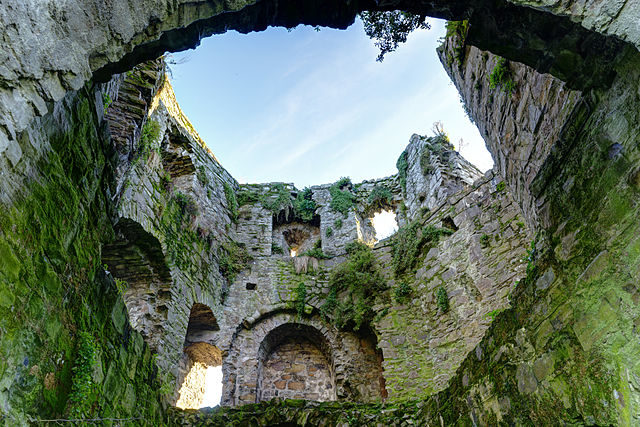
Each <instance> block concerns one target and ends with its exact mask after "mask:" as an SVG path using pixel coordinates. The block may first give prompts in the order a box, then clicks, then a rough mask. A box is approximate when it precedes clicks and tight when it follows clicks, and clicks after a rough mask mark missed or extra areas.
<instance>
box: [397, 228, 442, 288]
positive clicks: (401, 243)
mask: <svg viewBox="0 0 640 427" xmlns="http://www.w3.org/2000/svg"><path fill="white" fill-rule="evenodd" d="M452 233H453V231H452V230H450V229H448V228H439V227H435V226H433V225H425V226H423V225H421V224H420V222H419V221H417V220H416V221H412V222H411V223H409V224H407V225H405V226H403V227H400V229H399V230H398V232H397V233H396V234H395V236H394V237H393V240H392V245H393V246H392V261H391V262H392V266H393V271H394V273H395V275H396V277H400V276H401V275H402V274H405V273H411V272H413V270H414V269H415V266H416V264H417V262H418V260H419V259H420V258H421V257H422V256H423V255H424V254H425V253H426V251H427V250H428V249H430V248H431V247H433V246H435V245H436V244H437V243H438V241H439V240H440V237H442V236H448V235H450V234H452Z"/></svg>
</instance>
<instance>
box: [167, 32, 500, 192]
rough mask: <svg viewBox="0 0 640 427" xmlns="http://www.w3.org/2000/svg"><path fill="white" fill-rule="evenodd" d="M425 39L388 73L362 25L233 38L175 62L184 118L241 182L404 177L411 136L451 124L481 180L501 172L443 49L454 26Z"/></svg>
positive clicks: (396, 58)
mask: <svg viewBox="0 0 640 427" xmlns="http://www.w3.org/2000/svg"><path fill="white" fill-rule="evenodd" d="M430 22H431V24H432V29H431V30H423V31H416V32H414V33H413V34H411V35H410V37H409V40H408V41H407V43H405V44H403V45H401V46H400V47H399V48H398V50H397V51H396V52H392V53H390V54H388V55H387V56H386V57H385V60H384V61H383V62H382V63H380V62H376V60H375V59H376V56H377V55H378V49H377V48H376V47H375V46H374V44H373V41H372V40H370V39H369V38H368V37H367V36H366V35H365V34H364V30H363V28H362V23H361V22H360V21H359V20H358V21H357V22H356V23H355V24H354V25H352V26H351V27H350V28H349V29H347V30H344V31H340V30H333V29H328V28H322V29H321V30H320V31H315V30H314V29H313V28H312V27H305V26H299V27H298V28H296V29H294V30H292V31H287V30H286V29H284V28H270V29H268V30H267V31H264V32H259V33H251V34H238V33H236V32H228V33H226V34H223V35H218V36H213V37H210V38H208V39H205V40H203V41H202V44H201V46H199V47H198V48H197V49H196V50H195V51H193V50H192V51H187V52H181V53H178V54H175V55H173V59H174V60H175V61H176V62H177V64H176V65H172V66H171V68H172V74H173V76H172V83H173V86H174V89H175V92H176V97H177V99H178V102H179V103H180V106H181V108H182V110H183V111H184V112H185V113H186V115H187V116H188V117H189V119H190V120H191V122H192V123H193V125H194V126H195V128H196V130H197V131H198V133H199V134H200V136H201V137H202V138H203V139H204V140H205V141H206V143H207V145H208V146H209V147H210V148H211V150H212V151H213V152H214V153H215V155H216V157H217V158H218V160H220V162H221V163H222V165H223V166H224V167H225V168H226V169H227V170H228V171H229V172H230V173H231V174H232V175H233V176H234V177H236V178H237V179H238V180H239V181H240V182H250V183H251V182H272V181H284V182H293V183H295V184H296V186H297V187H299V188H301V187H303V186H307V185H313V184H323V183H329V182H333V181H335V180H337V179H338V178H340V177H341V176H350V177H351V178H352V179H353V180H354V181H355V182H357V181H362V180H364V179H371V178H378V177H383V176H388V175H391V174H394V173H395V172H396V168H395V163H396V159H397V158H398V156H399V155H400V153H401V152H402V150H404V148H405V146H406V145H407V144H408V142H409V138H410V136H411V135H412V134H413V133H418V134H427V135H430V134H431V129H432V126H433V123H434V122H435V121H441V122H442V123H443V124H444V127H445V130H446V131H447V132H448V133H449V136H450V138H451V141H452V142H453V143H454V145H455V146H456V148H459V143H458V141H459V140H460V138H463V139H464V141H465V144H464V145H463V148H462V150H461V153H462V154H463V155H464V156H465V157H466V158H467V159H468V160H469V161H471V162H472V163H474V164H475V165H477V166H478V167H479V168H480V169H481V170H487V169H489V168H490V167H491V166H492V161H491V157H490V155H489V153H488V152H487V151H486V149H485V146H484V141H483V140H482V138H481V137H480V134H479V133H478V131H477V129H476V128H475V126H474V125H472V124H471V123H470V122H469V120H468V119H467V118H466V116H465V114H464V112H463V109H462V106H461V104H460V101H459V96H458V93H457V91H456V89H455V88H454V86H453V85H452V84H451V81H450V79H449V77H448V76H447V74H446V72H445V71H444V68H443V67H442V65H441V64H440V61H439V60H438V58H437V55H436V53H435V49H436V47H437V46H438V44H439V43H438V39H439V38H440V37H441V36H442V35H443V34H444V22H443V21H438V20H430Z"/></svg>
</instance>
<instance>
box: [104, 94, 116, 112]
mask: <svg viewBox="0 0 640 427" xmlns="http://www.w3.org/2000/svg"><path fill="white" fill-rule="evenodd" d="M112 102H113V101H112V100H111V96H110V95H109V94H108V93H106V92H103V94H102V106H103V107H104V112H105V113H106V112H107V110H108V109H109V107H110V106H111V103H112Z"/></svg>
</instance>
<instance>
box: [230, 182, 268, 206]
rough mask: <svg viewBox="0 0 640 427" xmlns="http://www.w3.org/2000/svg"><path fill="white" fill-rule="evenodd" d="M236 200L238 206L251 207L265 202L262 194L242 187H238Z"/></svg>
mask: <svg viewBox="0 0 640 427" xmlns="http://www.w3.org/2000/svg"><path fill="white" fill-rule="evenodd" d="M236 199H237V201H238V206H245V205H252V204H254V203H258V202H260V203H263V202H264V201H265V197H264V195H263V194H261V193H259V192H257V191H253V190H249V189H247V188H242V187H240V189H239V190H238V192H237V193H236Z"/></svg>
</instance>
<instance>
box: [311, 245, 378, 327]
mask: <svg viewBox="0 0 640 427" xmlns="http://www.w3.org/2000/svg"><path fill="white" fill-rule="evenodd" d="M346 251H347V261H345V262H344V263H342V264H340V265H338V266H337V267H336V268H335V269H334V270H333V271H332V272H331V274H330V276H329V294H328V296H327V300H326V301H325V304H324V305H323V307H322V308H321V312H322V314H323V315H324V316H325V317H326V318H329V319H330V320H332V321H333V323H334V324H336V326H337V327H339V328H353V329H354V330H356V331H357V330H359V329H360V327H361V326H362V325H364V324H367V323H369V322H370V321H371V320H372V319H373V316H374V314H375V313H374V312H373V308H372V307H373V305H374V301H375V298H376V296H378V295H379V294H380V293H381V292H382V291H384V290H386V289H387V285H386V283H385V281H384V278H383V277H382V275H381V274H380V272H379V271H378V267H377V263H376V259H375V256H374V254H373V251H372V250H371V248H369V247H368V246H367V245H365V244H364V243H361V242H351V243H349V244H348V245H347V246H346ZM338 295H341V296H343V297H342V300H339V299H338Z"/></svg>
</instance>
